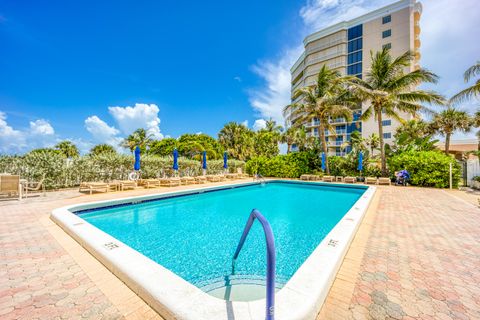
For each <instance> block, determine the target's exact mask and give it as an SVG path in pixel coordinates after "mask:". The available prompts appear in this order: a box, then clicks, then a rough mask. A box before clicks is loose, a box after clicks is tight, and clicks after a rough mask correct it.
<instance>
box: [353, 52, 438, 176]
mask: <svg viewBox="0 0 480 320" xmlns="http://www.w3.org/2000/svg"><path fill="white" fill-rule="evenodd" d="M370 55H371V58H372V65H371V70H370V72H368V73H367V76H366V79H365V80H361V79H356V80H355V83H354V85H353V86H352V87H351V88H352V90H353V91H354V94H355V95H356V96H357V97H358V98H359V99H360V100H362V101H363V102H366V103H368V105H367V108H366V109H365V110H364V111H363V114H362V116H361V119H362V120H366V119H369V118H371V117H374V118H375V120H377V123H378V136H379V138H380V141H379V144H380V158H381V162H382V175H383V176H386V174H387V163H386V159H385V144H384V141H383V126H382V119H383V113H384V114H385V115H386V116H389V117H391V118H394V119H396V120H398V121H400V122H403V121H404V120H403V119H402V117H401V115H400V114H399V112H406V113H410V114H412V115H415V114H416V113H417V112H419V111H421V110H427V109H426V108H425V107H423V106H422V105H421V103H436V104H444V103H445V99H444V98H443V97H442V96H441V95H439V94H437V93H435V92H433V91H425V90H416V89H414V88H415V87H416V86H417V85H419V84H421V83H423V82H428V83H436V82H437V78H438V77H437V76H436V75H435V74H434V73H432V72H430V71H427V70H425V69H416V70H414V71H405V69H406V68H408V67H410V65H411V62H412V61H413V60H414V58H415V55H414V53H413V52H410V51H407V52H405V53H404V54H402V55H401V56H399V57H397V58H392V56H391V55H390V50H389V49H388V48H386V47H384V49H383V50H382V51H379V52H376V53H373V52H370Z"/></svg>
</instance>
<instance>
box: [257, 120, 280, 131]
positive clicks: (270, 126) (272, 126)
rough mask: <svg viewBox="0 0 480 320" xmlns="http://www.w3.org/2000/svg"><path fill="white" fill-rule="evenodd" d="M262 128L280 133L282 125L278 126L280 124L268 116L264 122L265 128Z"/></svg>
mask: <svg viewBox="0 0 480 320" xmlns="http://www.w3.org/2000/svg"><path fill="white" fill-rule="evenodd" d="M262 130H265V131H267V132H277V133H281V132H282V131H283V127H282V126H280V125H277V122H276V121H275V120H273V119H272V118H270V119H269V120H267V121H266V122H265V128H264V129H262Z"/></svg>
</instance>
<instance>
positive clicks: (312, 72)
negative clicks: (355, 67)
mask: <svg viewBox="0 0 480 320" xmlns="http://www.w3.org/2000/svg"><path fill="white" fill-rule="evenodd" d="M346 65H347V64H346V63H345V61H342V62H336V63H329V64H327V67H328V68H329V69H335V68H340V67H345V66H346ZM319 71H320V68H318V69H317V68H315V69H314V70H310V71H308V72H306V73H305V75H304V77H305V78H306V77H309V76H313V75H316V74H318V72H319Z"/></svg>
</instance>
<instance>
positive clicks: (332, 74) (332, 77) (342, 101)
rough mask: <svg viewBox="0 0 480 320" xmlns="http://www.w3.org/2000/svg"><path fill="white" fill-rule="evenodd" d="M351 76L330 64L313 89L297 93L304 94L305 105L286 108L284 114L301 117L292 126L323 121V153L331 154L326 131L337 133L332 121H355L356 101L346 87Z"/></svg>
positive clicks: (320, 130)
mask: <svg viewBox="0 0 480 320" xmlns="http://www.w3.org/2000/svg"><path fill="white" fill-rule="evenodd" d="M350 79H351V77H342V76H341V74H340V72H338V71H334V70H330V69H329V68H328V67H327V66H326V65H323V66H322V68H321V69H320V71H319V73H318V77H317V82H316V83H315V84H314V85H312V86H309V87H305V88H300V89H299V90H298V91H297V92H299V93H300V94H302V95H303V100H302V101H303V102H302V103H295V104H291V105H288V106H286V107H285V108H284V110H283V112H284V114H286V113H288V112H291V114H292V117H293V118H297V119H298V120H296V121H295V122H294V123H293V124H292V126H294V127H296V126H299V125H302V124H303V123H311V122H312V120H313V119H316V120H318V122H319V129H318V130H319V134H320V141H321V143H322V150H323V152H324V153H325V154H328V147H327V141H326V137H325V130H328V131H334V130H335V129H334V127H333V126H332V124H331V123H330V119H331V118H337V117H343V118H345V119H346V120H347V121H351V120H352V109H351V107H353V105H354V104H353V101H352V100H350V99H349V92H348V91H347V89H346V85H347V83H348V81H349V80H350ZM325 166H326V171H327V173H330V168H329V166H328V161H327V163H326V164H325Z"/></svg>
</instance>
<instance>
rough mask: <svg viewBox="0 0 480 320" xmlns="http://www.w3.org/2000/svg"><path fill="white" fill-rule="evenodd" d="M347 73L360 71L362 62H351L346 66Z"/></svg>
mask: <svg viewBox="0 0 480 320" xmlns="http://www.w3.org/2000/svg"><path fill="white" fill-rule="evenodd" d="M347 73H348V74H358V73H362V63H361V62H360V63H357V64H352V65H350V66H348V67H347Z"/></svg>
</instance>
